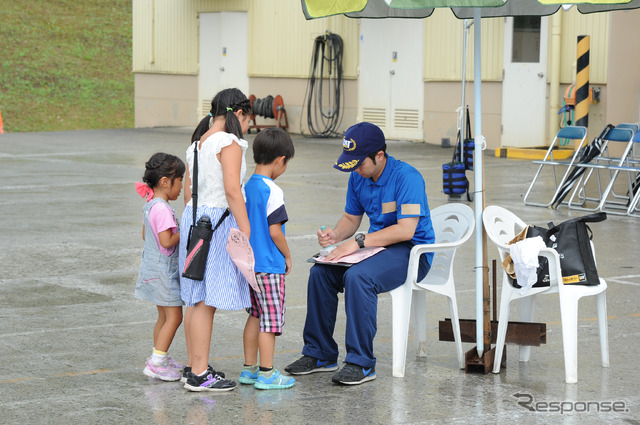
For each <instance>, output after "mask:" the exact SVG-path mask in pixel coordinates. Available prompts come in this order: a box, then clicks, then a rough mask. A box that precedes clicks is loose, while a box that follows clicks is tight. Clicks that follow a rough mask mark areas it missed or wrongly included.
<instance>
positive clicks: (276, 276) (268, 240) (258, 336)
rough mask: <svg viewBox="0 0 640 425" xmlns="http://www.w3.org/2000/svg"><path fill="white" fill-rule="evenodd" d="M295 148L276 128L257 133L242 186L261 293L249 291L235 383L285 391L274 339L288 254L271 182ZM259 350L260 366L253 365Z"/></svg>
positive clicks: (280, 199)
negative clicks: (240, 365) (249, 172)
mask: <svg viewBox="0 0 640 425" xmlns="http://www.w3.org/2000/svg"><path fill="white" fill-rule="evenodd" d="M294 153H295V149H294V147H293V142H292V140H291V137H289V135H288V134H287V132H286V131H284V130H283V129H281V128H277V127H273V128H267V129H264V130H262V131H261V132H260V133H258V135H257V136H256V138H255V140H254V141H253V160H254V161H255V163H256V169H255V172H254V173H253V175H252V176H251V178H250V179H249V180H248V181H247V183H246V184H245V193H246V196H247V213H248V215H249V223H250V224H251V237H250V238H249V241H250V243H251V248H253V252H254V256H255V267H254V270H255V272H256V280H257V281H258V286H259V288H260V291H261V292H259V293H258V292H255V291H254V290H253V289H251V308H248V309H247V312H248V313H249V317H248V318H247V323H246V325H245V328H244V335H243V342H244V366H243V368H242V372H241V374H240V379H239V381H240V383H242V384H253V385H254V387H256V388H259V389H262V390H269V389H279V388H290V387H292V386H293V384H295V382H296V380H295V379H294V378H292V377H289V376H283V375H281V374H280V372H279V371H278V370H277V369H274V367H273V352H274V349H275V341H276V335H280V334H281V333H282V327H283V325H284V311H285V307H284V276H285V275H286V274H288V273H289V272H290V271H291V253H290V251H289V246H288V245H287V241H286V239H285V236H284V223H285V222H286V221H287V220H288V219H289V218H288V217H287V211H286V209H285V207H284V194H283V192H282V189H280V188H279V187H278V186H277V185H276V184H275V183H274V180H275V179H277V178H278V177H279V176H280V175H282V173H284V172H285V170H286V169H287V163H288V161H289V160H290V159H291V158H293V155H294ZM258 351H259V352H260V365H259V366H258Z"/></svg>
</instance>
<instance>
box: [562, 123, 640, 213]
mask: <svg viewBox="0 0 640 425" xmlns="http://www.w3.org/2000/svg"><path fill="white" fill-rule="evenodd" d="M633 137H634V133H633V129H632V128H630V127H621V126H617V127H615V128H614V129H612V130H611V131H609V132H608V133H607V135H606V136H605V137H604V138H603V140H604V144H603V146H602V153H601V154H600V155H599V156H598V157H596V158H595V159H594V160H593V161H592V162H590V163H588V164H577V166H578V167H583V168H587V169H589V171H588V172H587V173H586V174H585V175H584V176H583V177H582V178H581V179H580V181H579V182H578V183H577V185H576V188H575V190H574V191H573V193H572V195H571V198H570V199H569V203H568V206H569V208H571V209H576V210H582V211H598V210H600V211H606V212H609V213H612V214H626V212H627V208H628V206H629V201H630V199H631V194H632V193H633V190H632V184H633V182H632V175H631V173H632V172H633V171H634V170H635V171H640V170H638V169H637V168H636V167H634V166H633V164H632V158H631V153H632V149H633V144H634V143H633V141H632V140H633ZM612 143H615V144H618V143H619V144H622V145H623V153H622V154H621V155H620V156H614V155H613V154H612V152H611V149H610V148H611V147H612ZM601 170H607V172H608V174H609V177H608V178H609V181H608V183H606V186H605V188H604V189H603V186H604V184H605V183H604V182H603V181H602V177H601V173H600V171H601ZM621 172H624V173H626V174H627V185H626V186H627V193H626V194H624V195H622V194H619V193H616V192H615V190H614V189H615V186H614V185H615V181H616V179H617V178H618V175H619V174H620V173H621ZM594 175H595V182H593V183H591V184H590V181H591V178H592V177H594ZM605 182H606V180H605ZM593 186H595V192H596V193H595V195H594V194H592V193H593V192H594V190H593ZM590 191H591V193H589V192H590ZM587 202H594V203H595V206H593V207H587V206H586V205H587Z"/></svg>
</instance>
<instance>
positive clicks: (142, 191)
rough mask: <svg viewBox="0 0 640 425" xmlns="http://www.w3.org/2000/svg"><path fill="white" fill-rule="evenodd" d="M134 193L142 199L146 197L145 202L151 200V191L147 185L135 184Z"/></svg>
mask: <svg viewBox="0 0 640 425" xmlns="http://www.w3.org/2000/svg"><path fill="white" fill-rule="evenodd" d="M136 191H137V192H138V194H139V195H140V196H142V197H143V198H144V197H145V196H146V197H147V202H149V201H150V200H152V199H153V189H151V188H150V187H149V185H147V184H145V183H140V182H136Z"/></svg>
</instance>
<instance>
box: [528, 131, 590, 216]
mask: <svg viewBox="0 0 640 425" xmlns="http://www.w3.org/2000/svg"><path fill="white" fill-rule="evenodd" d="M586 138H587V129H586V128H585V127H581V126H574V127H563V128H561V129H560V131H558V133H557V134H556V137H555V138H554V139H553V142H551V146H549V149H548V150H547V153H546V154H545V156H544V158H543V159H542V160H536V161H533V163H534V164H540V166H539V167H538V171H537V172H536V174H535V176H533V180H532V181H531V184H530V185H529V189H527V193H525V195H524V199H523V201H524V203H525V204H526V205H533V206H538V207H548V206H551V204H552V203H553V201H554V199H555V198H556V196H557V195H558V192H559V191H560V188H561V187H562V185H563V184H564V182H565V181H566V179H567V176H568V175H569V172H570V171H571V169H572V168H573V165H574V164H575V163H576V162H577V161H578V158H579V152H580V149H581V148H582V147H583V146H586V145H587V142H586ZM569 141H573V142H574V143H575V145H574V150H575V152H574V154H573V156H572V157H571V159H570V160H568V161H566V160H555V159H554V158H553V150H554V148H557V147H559V146H560V145H561V144H563V143H564V144H566V143H568V142H569ZM545 166H550V167H551V175H552V176H553V185H554V189H553V190H554V192H553V195H552V196H551V198H550V199H549V202H547V203H541V202H539V201H531V200H529V197H530V196H533V197H534V198H535V197H538V198H539V197H540V196H541V192H542V191H543V190H545V189H546V188H547V184H546V182H545V181H544V180H543V179H542V178H540V177H542V176H547V175H548V174H549V173H548V172H545V173H542V170H543V168H544V167H545ZM556 167H566V171H565V173H564V174H563V175H562V178H561V179H560V180H559V181H558V177H557V175H556ZM547 169H548V168H547ZM538 181H539V182H541V185H542V186H543V188H537V189H536V190H533V187H534V185H536V182H538ZM532 192H533V193H532Z"/></svg>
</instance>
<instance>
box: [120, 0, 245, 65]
mask: <svg viewBox="0 0 640 425" xmlns="http://www.w3.org/2000/svg"><path fill="white" fill-rule="evenodd" d="M249 3H250V1H249V0H194V1H180V0H134V1H133V66H132V67H133V72H150V73H160V74H187V75H196V74H197V73H198V20H197V17H198V13H199V12H221V11H230V12H242V11H245V12H246V11H247V10H249Z"/></svg>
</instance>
